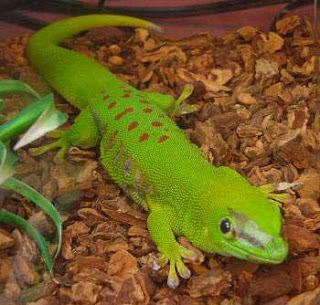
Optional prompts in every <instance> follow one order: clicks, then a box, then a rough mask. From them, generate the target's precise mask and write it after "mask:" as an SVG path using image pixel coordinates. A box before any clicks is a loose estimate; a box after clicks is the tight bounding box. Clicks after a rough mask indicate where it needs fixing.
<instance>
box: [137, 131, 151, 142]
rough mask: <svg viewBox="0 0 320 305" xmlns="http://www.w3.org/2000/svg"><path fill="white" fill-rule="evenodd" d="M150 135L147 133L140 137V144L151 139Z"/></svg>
mask: <svg viewBox="0 0 320 305" xmlns="http://www.w3.org/2000/svg"><path fill="white" fill-rule="evenodd" d="M149 137H150V136H149V135H148V134H147V133H143V134H142V135H141V136H140V137H139V142H143V141H146V140H148V139H149Z"/></svg>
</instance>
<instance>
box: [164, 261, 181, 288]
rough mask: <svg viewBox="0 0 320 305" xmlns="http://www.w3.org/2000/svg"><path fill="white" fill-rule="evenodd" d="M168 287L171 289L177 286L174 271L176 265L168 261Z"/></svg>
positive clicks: (177, 282) (177, 280) (176, 276)
mask: <svg viewBox="0 0 320 305" xmlns="http://www.w3.org/2000/svg"><path fill="white" fill-rule="evenodd" d="M167 284H168V287H169V288H171V289H176V288H177V287H178V286H179V277H178V275H177V272H176V267H175V264H174V263H170V270H169V275H168V279H167Z"/></svg>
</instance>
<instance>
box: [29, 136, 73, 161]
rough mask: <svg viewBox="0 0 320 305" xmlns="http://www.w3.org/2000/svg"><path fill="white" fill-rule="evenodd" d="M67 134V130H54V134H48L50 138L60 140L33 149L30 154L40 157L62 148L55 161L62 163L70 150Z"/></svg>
mask: <svg viewBox="0 0 320 305" xmlns="http://www.w3.org/2000/svg"><path fill="white" fill-rule="evenodd" d="M66 132H67V131H66V130H54V131H53V132H50V133H48V134H47V137H48V138H55V139H57V138H58V140H57V141H55V142H52V143H50V144H47V145H44V146H42V147H37V148H31V149H30V153H31V154H32V155H33V156H39V155H42V154H43V153H45V152H46V151H48V150H51V149H54V148H60V149H59V151H58V153H57V155H56V156H55V161H60V160H62V159H64V157H65V155H66V153H67V152H68V149H69V148H70V144H69V142H68V139H67V133H66Z"/></svg>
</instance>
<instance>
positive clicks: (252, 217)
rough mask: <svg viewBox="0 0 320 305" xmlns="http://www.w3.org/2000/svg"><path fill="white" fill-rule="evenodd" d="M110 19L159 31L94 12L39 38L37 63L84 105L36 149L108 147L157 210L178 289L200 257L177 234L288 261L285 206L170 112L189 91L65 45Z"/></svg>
mask: <svg viewBox="0 0 320 305" xmlns="http://www.w3.org/2000/svg"><path fill="white" fill-rule="evenodd" d="M103 26H132V27H148V28H156V26H155V25H154V24H152V23H149V22H147V21H144V20H141V19H136V18H131V17H125V16H111V15H89V16H81V17H76V18H71V19H67V20H62V21H59V22H57V23H54V24H51V25H49V26H47V27H46V28H44V29H42V30H40V31H39V32H38V33H36V34H35V35H34V36H33V37H32V39H31V41H30V43H29V45H28V50H27V52H28V53H27V54H28V58H29V59H30V61H31V63H32V64H33V65H34V66H35V67H36V68H37V69H38V70H39V71H40V73H41V74H42V75H43V76H44V77H45V79H46V80H47V81H48V82H49V84H50V85H51V86H52V87H53V88H55V89H56V90H57V91H58V92H59V93H60V94H62V95H63V96H64V97H65V99H66V100H67V101H69V102H70V103H71V104H72V105H74V106H75V107H77V108H79V109H80V110H81V112H80V114H79V116H78V117H77V119H76V121H75V123H74V124H73V126H72V128H71V129H69V130H67V131H63V132H61V138H60V139H59V140H58V141H57V142H55V143H53V144H51V145H48V146H46V147H43V148H39V149H37V151H35V153H38V154H40V153H43V152H44V151H45V150H47V149H51V148H54V147H61V150H60V152H59V154H60V157H62V156H63V155H64V154H65V152H66V151H67V150H68V148H69V147H70V146H80V147H84V148H89V147H93V146H96V145H100V151H101V159H102V162H103V164H104V166H105V167H106V169H107V170H108V172H109V174H110V175H111V176H112V177H113V179H114V180H115V181H116V182H117V183H118V184H119V186H120V187H122V188H123V189H124V190H125V191H126V192H127V193H128V194H129V195H130V196H131V197H132V198H133V199H134V200H135V201H136V202H137V203H138V204H140V205H141V206H142V207H144V208H145V209H146V210H148V211H149V213H150V214H149V217H148V221H147V225H148V229H149V231H150V234H151V236H152V238H153V240H154V242H155V243H156V244H157V247H158V250H159V252H160V253H161V254H162V257H161V258H160V260H159V262H158V264H155V268H158V267H160V266H163V265H164V264H166V263H167V262H169V264H170V270H169V276H168V285H169V286H170V287H172V288H175V287H177V286H178V284H179V279H178V276H177V273H176V271H177V272H178V273H179V275H180V276H181V277H182V278H188V277H189V276H190V271H189V270H188V268H187V267H186V266H185V265H184V263H183V261H182V258H192V257H193V253H192V252H191V251H190V250H188V249H186V248H184V247H182V246H181V245H179V243H178V242H177V241H176V239H175V235H182V236H185V237H187V238H188V239H189V240H190V241H191V242H192V243H193V244H194V245H195V246H196V247H198V248H200V249H202V250H204V251H208V252H214V253H219V254H222V255H227V256H235V257H238V258H241V259H245V260H250V261H254V262H258V263H280V262H282V261H283V260H284V259H285V258H286V256H287V252H288V247H287V243H286V242H285V240H284V239H283V238H282V236H281V215H280V211H279V207H278V205H277V204H276V203H275V202H274V201H272V200H271V199H270V194H269V193H268V192H266V191H263V190H261V189H259V188H257V187H254V186H252V185H250V184H249V183H248V181H247V180H246V179H245V178H244V177H242V176H241V175H240V174H238V173H237V172H236V171H234V170H232V169H230V168H227V167H219V168H217V167H213V166H212V165H211V164H210V163H209V162H208V161H207V160H206V159H205V158H204V156H203V155H202V154H201V152H200V151H199V150H198V148H197V147H196V146H195V145H193V144H191V143H190V141H189V140H188V139H187V138H186V137H185V135H184V134H183V133H182V132H181V131H180V130H179V128H177V126H176V125H175V124H174V122H173V121H172V120H171V119H170V118H169V117H168V116H167V115H166V114H170V113H172V112H174V111H177V108H178V106H179V104H180V102H181V100H183V98H180V99H179V101H178V103H177V101H175V99H174V98H173V97H171V96H169V95H163V94H160V93H156V92H152V93H150V92H149V93H147V92H140V91H138V90H136V89H135V88H133V87H131V86H130V85H128V84H126V83H124V82H123V81H120V80H118V79H117V78H116V77H115V76H114V75H113V74H112V73H110V72H109V71H108V70H107V69H106V68H105V67H103V66H101V65H100V64H98V63H96V62H95V61H94V60H92V59H89V58H87V57H86V56H84V55H81V54H78V53H76V52H73V51H70V50H67V49H65V48H62V47H59V46H58V45H59V44H60V43H62V42H63V41H64V40H65V39H66V38H68V37H71V36H73V35H75V34H76V33H79V32H81V31H83V30H87V29H91V28H98V27H103ZM187 89H188V87H187ZM99 143H100V144H99ZM226 224H229V226H226Z"/></svg>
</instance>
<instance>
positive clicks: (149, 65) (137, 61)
mask: <svg viewBox="0 0 320 305" xmlns="http://www.w3.org/2000/svg"><path fill="white" fill-rule="evenodd" d="M28 39H29V37H18V38H16V39H13V40H8V41H2V42H1V43H0V62H1V68H0V79H1V78H15V79H21V80H24V81H26V82H28V83H29V84H30V85H32V86H33V87H34V88H35V89H37V90H38V91H40V92H42V93H44V92H48V90H49V88H48V86H47V85H46V84H45V83H44V81H43V80H42V79H41V77H39V75H38V74H37V73H36V72H35V71H34V70H33V69H32V68H30V67H29V66H28V62H27V60H26V58H25V45H26V43H27V41H28ZM65 46H66V47H70V48H72V49H74V50H76V51H78V52H81V53H84V54H86V55H88V56H91V57H93V58H95V59H97V60H98V61H100V62H102V63H103V64H104V65H106V66H107V67H108V68H109V69H110V70H111V71H112V72H113V73H115V74H117V76H118V77H119V78H121V79H123V80H125V81H127V82H129V83H131V84H132V85H133V86H135V87H137V88H139V89H141V90H155V91H160V92H165V93H170V94H173V95H176V96H178V95H179V93H180V92H181V89H182V87H183V85H184V84H185V83H189V82H191V83H193V84H194V85H195V91H194V93H193V95H192V96H191V97H190V98H189V100H188V103H190V104H194V105H195V106H196V107H197V111H196V112H195V113H193V114H188V115H184V116H180V117H178V118H177V119H176V121H177V124H178V125H179V126H180V128H182V129H183V130H184V131H185V133H186V135H187V136H188V137H190V139H191V141H193V142H194V143H195V144H196V145H198V146H199V148H200V149H201V150H202V151H203V153H204V154H205V156H206V157H207V158H208V160H210V161H211V162H212V163H213V164H214V165H217V166H219V165H227V166H230V167H232V168H235V169H236V170H237V171H239V172H240V173H242V174H243V175H245V176H246V177H247V178H248V179H249V180H250V181H251V182H252V183H253V184H255V185H262V184H266V183H278V182H285V183H284V184H282V185H283V186H284V188H288V190H287V192H289V193H290V194H291V200H290V201H289V202H286V203H281V205H282V207H283V214H284V219H285V224H284V229H283V231H284V235H285V236H286V238H287V239H288V241H289V244H290V255H289V258H288V260H287V261H286V262H284V263H283V264H280V265H277V266H266V265H260V266H259V265H256V264H253V263H248V262H244V261H241V260H238V259H235V258H226V257H221V256H218V255H212V254H207V253H203V254H202V253H201V252H199V260H198V261H197V262H195V263H191V262H189V263H188V264H187V265H188V267H189V268H190V269H191V270H192V276H191V278H190V279H189V280H186V281H183V282H182V283H181V285H180V287H179V288H178V289H176V290H170V289H169V288H168V287H167V285H166V277H167V272H168V269H167V268H165V269H163V270H161V271H159V272H155V271H153V270H152V269H151V264H152V261H153V259H154V258H155V257H156V255H157V251H156V247H155V245H154V243H153V242H152V240H151V239H150V236H149V234H148V231H147V229H146V223H145V219H146V217H147V214H146V213H145V212H143V211H142V210H140V209H139V207H137V206H136V205H135V204H133V203H132V202H131V200H130V199H128V198H127V197H125V195H124V194H123V193H122V191H121V190H120V189H119V188H118V187H117V186H116V185H115V184H114V183H113V182H112V180H111V179H110V177H108V174H107V173H106V171H105V170H104V168H103V167H102V166H101V164H100V163H99V155H98V153H97V151H98V150H97V149H96V150H95V149H92V150H80V149H77V148H73V149H71V150H70V152H69V154H68V157H67V158H66V160H65V161H64V162H63V163H60V164H56V163H54V162H53V157H54V155H55V152H48V153H46V154H44V155H42V156H40V157H32V156H31V155H30V153H29V152H28V150H27V149H26V150H21V151H20V152H19V156H20V159H21V164H20V166H19V167H18V177H20V178H21V179H23V180H24V181H25V182H27V183H29V184H30V185H32V186H33V187H34V188H36V189H37V190H39V191H40V192H41V193H42V194H44V195H45V196H47V197H48V198H49V199H50V200H52V201H53V202H54V203H55V204H56V206H57V207H58V209H59V211H60V213H61V214H62V215H63V218H64V245H63V251H62V253H61V255H60V257H59V259H58V260H57V262H56V264H55V272H56V279H55V280H52V279H51V278H50V277H49V276H48V274H47V273H46V272H44V268H43V267H44V266H43V264H41V257H40V255H39V252H38V250H37V247H36V246H35V244H34V242H33V241H32V240H30V239H29V238H28V237H27V236H26V235H25V233H23V232H21V231H20V230H18V229H14V230H12V228H9V227H7V226H2V229H1V230H0V257H1V259H0V303H1V304H6V305H11V304H29V305H30V304H33V305H35V304H37V305H40V304H41V305H43V304H45V305H46V304H48V305H51V304H99V305H107V304H158V305H160V304H162V305H164V304H166V305H174V304H192V305H194V304H210V305H218V304H221V305H240V304H242V305H253V304H257V305H283V304H288V305H298V304H304V305H316V304H320V286H319V273H320V256H319V254H318V253H319V249H320V241H319V232H320V206H319V199H320V133H319V129H320V113H319V111H320V100H319V94H320V85H318V82H319V78H320V75H319V66H320V64H319V57H317V56H318V55H319V54H320V53H319V51H318V46H317V45H314V44H313V39H312V30H311V26H310V23H309V22H307V21H305V20H302V19H300V18H299V17H296V16H295V17H289V18H286V19H284V20H282V21H280V22H278V24H277V32H276V33H275V32H270V33H263V32H260V31H259V30H257V29H256V28H254V27H250V26H248V27H244V28H241V29H239V30H237V31H235V32H234V33H231V34H228V35H226V36H224V37H223V38H216V37H212V36H210V34H207V33H203V34H199V35H196V36H193V37H190V38H187V39H184V40H179V41H171V40H167V39H165V38H163V37H161V36H159V34H156V33H149V32H148V31H147V30H145V29H136V30H135V32H134V34H133V35H132V31H131V32H124V33H122V34H121V35H120V36H119V35H118V36H117V37H108V35H106V34H105V32H104V31H97V30H95V31H91V32H89V33H88V34H87V35H86V36H82V37H78V38H74V39H71V40H69V41H68V42H66V43H65ZM74 77H75V79H76V77H77V76H76V75H75V76H74ZM56 102H57V106H58V108H59V109H61V110H63V111H65V112H67V113H69V114H70V115H71V120H70V121H72V118H73V117H74V115H75V114H76V112H77V111H76V110H75V109H74V108H72V106H70V105H69V104H67V103H65V101H63V100H62V98H61V97H59V96H57V97H56ZM24 105H25V104H23V103H22V101H21V100H20V99H19V98H18V97H12V98H10V99H8V106H7V108H6V109H5V113H6V118H7V119H8V118H10V117H13V116H14V115H15V114H16V113H17V111H18V109H20V108H21V107H22V106H24ZM48 141H50V140H48V139H44V140H41V141H37V142H36V143H33V144H32V146H35V147H36V146H39V145H41V144H43V143H47V142H48ZM168 162H170V160H168ZM8 195H9V194H8ZM0 206H1V208H5V209H8V210H10V211H12V212H15V213H17V214H19V215H20V216H23V217H25V218H29V219H30V221H31V222H32V223H33V224H34V225H36V226H37V227H38V228H39V229H40V230H41V232H42V233H43V234H44V235H45V236H46V237H47V238H49V237H50V236H52V233H53V226H52V224H51V223H50V222H49V221H48V220H47V219H46V217H45V215H44V214H43V213H42V212H39V211H38V210H36V209H35V208H34V206H33V205H32V204H31V203H30V202H28V200H26V199H24V198H21V197H19V196H17V195H11V196H6V198H5V199H3V198H2V201H1V202H0ZM262 213H263V211H262ZM180 241H181V242H182V243H184V244H186V245H188V241H186V240H185V239H180ZM188 246H190V245H188ZM190 247H191V246H190Z"/></svg>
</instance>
